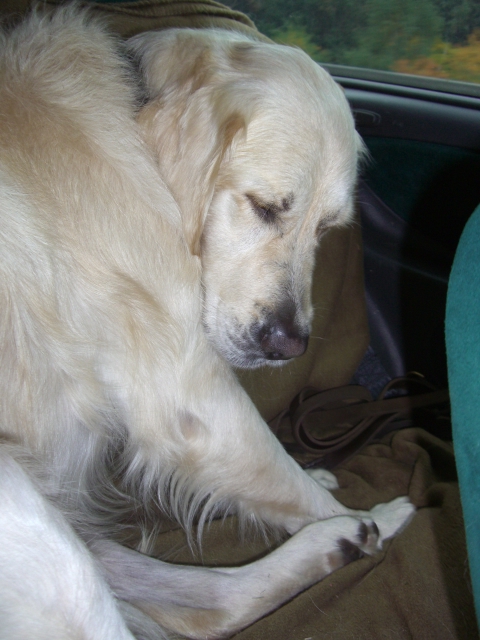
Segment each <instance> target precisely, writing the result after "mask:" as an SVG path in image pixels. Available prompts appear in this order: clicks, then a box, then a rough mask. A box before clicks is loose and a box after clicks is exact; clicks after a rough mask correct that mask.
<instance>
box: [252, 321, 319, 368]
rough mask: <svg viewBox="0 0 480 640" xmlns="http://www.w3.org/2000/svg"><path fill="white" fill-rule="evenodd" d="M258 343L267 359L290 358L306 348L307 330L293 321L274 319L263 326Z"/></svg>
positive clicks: (301, 352) (300, 353)
mask: <svg viewBox="0 0 480 640" xmlns="http://www.w3.org/2000/svg"><path fill="white" fill-rule="evenodd" d="M260 345H261V347H262V351H263V353H264V354H265V358H267V360H290V358H296V357H298V356H301V355H302V354H303V353H305V351H306V350H307V346H308V332H307V331H305V330H302V329H300V328H298V327H296V326H295V325H294V323H293V322H289V321H287V320H282V319H275V320H273V321H272V322H270V323H269V324H268V325H266V326H264V327H263V329H262V331H261V335H260Z"/></svg>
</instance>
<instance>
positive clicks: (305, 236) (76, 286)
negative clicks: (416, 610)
mask: <svg viewBox="0 0 480 640" xmlns="http://www.w3.org/2000/svg"><path fill="white" fill-rule="evenodd" d="M129 60H135V63H136V64H135V65H134V66H135V67H136V68H137V69H140V70H141V74H142V82H141V84H142V86H143V90H144V93H145V95H144V96H143V97H144V99H143V100H141V101H139V100H138V90H137V87H138V82H137V81H136V78H135V74H134V73H133V72H132V70H131V68H130V65H129V62H128V61H129ZM0 65H1V72H0V82H1V91H0V122H1V126H0V192H1V196H0V216H1V225H0V247H1V250H0V335H1V343H0V344H1V347H0V359H1V366H0V389H1V398H2V401H1V406H0V422H1V427H0V428H1V430H2V432H3V437H2V441H1V446H0V457H1V467H0V492H1V504H2V508H1V509H0V564H1V567H2V570H1V572H0V616H1V619H2V627H3V631H2V633H3V637H5V638H9V639H15V638H17V639H24V638H27V637H28V638H36V639H37V640H40V639H43V638H45V639H47V638H48V639H49V640H51V639H52V638H55V639H60V638H62V639H63V638H80V637H81V638H89V639H94V638H98V639H101V640H109V639H112V640H122V639H123V638H132V637H137V638H145V639H146V638H160V637H164V634H165V633H168V632H169V631H170V632H172V633H174V634H177V635H178V634H182V635H185V636H188V637H191V638H216V637H224V636H227V635H229V634H232V633H234V632H235V631H236V630H239V629H241V628H243V627H245V626H247V625H249V624H251V623H252V622H253V621H255V620H257V619H258V618H260V617H261V616H263V615H265V614H266V613H268V612H269V611H272V610H273V609H275V608H277V607H278V606H280V605H281V604H282V603H283V602H285V601H286V600H288V599H290V598H292V597H293V596H294V595H296V594H297V593H299V592H300V591H302V590H303V589H306V588H307V587H308V586H310V585H312V584H313V583H315V582H316V581H318V580H320V579H322V578H323V577H324V576H326V575H328V574H329V573H331V572H332V571H334V570H335V569H337V568H339V567H341V566H343V565H344V564H345V563H346V562H348V561H350V560H352V559H353V558H355V557H358V555H360V554H361V553H368V554H372V553H375V551H376V550H377V549H378V548H380V546H381V544H382V542H383V540H385V539H387V538H389V537H391V536H393V535H394V534H396V533H397V532H398V531H399V530H400V529H401V528H402V527H403V526H405V524H406V523H407V522H408V520H409V519H410V517H411V516H412V514H413V507H412V505H411V504H410V503H409V501H408V500H407V499H406V498H399V499H397V500H395V501H393V502H391V503H389V504H385V505H378V506H377V507H375V508H374V509H373V510H372V511H371V512H357V511H352V510H351V509H348V508H346V507H344V506H343V505H342V504H340V503H339V502H338V501H337V500H336V499H335V498H334V497H333V496H332V495H331V493H330V492H329V489H332V488H334V487H335V486H336V484H335V478H334V476H333V475H332V474H330V473H328V472H326V471H321V470H318V471H316V472H313V473H312V474H307V473H306V472H304V471H303V470H302V469H301V468H300V467H299V466H297V464H296V463H295V462H294V461H293V460H292V459H291V458H290V457H289V456H288V455H287V454H286V453H285V451H284V450H283V448H282V447H281V446H280V445H279V443H278V442H277V440H276V439H275V438H274V436H273V435H272V434H271V432H270V431H269V429H268V427H267V426H266V424H265V423H264V422H263V420H262V419H261V417H260V416H259V414H258V412H257V410H256V409H255V407H254V406H253V404H252V402H251V400H250V399H249V398H248V396H247V395H246V393H245V392H244V391H243V390H242V388H241V387H240V385H239V383H238V382H237V380H236V378H235V376H234V374H233V373H232V370H231V366H232V365H233V366H241V367H258V366H261V365H270V366H280V365H281V364H282V363H284V362H285V361H287V360H288V359H290V358H293V357H296V356H299V355H301V354H302V353H303V351H304V350H305V348H306V345H307V340H308V335H309V327H310V322H311V319H312V306H311V300H310V284H311V277H312V269H313V264H314V253H315V248H316V246H317V244H318V242H319V239H320V237H321V236H322V235H323V234H324V233H325V231H326V230H327V229H328V228H329V227H331V226H334V225H342V224H347V223H348V222H349V220H350V219H351V216H352V207H353V204H352V203H353V196H354V187H355V181H356V174H357V164H358V159H359V156H360V155H361V154H362V145H361V142H360V140H359V138H358V136H357V134H356V133H355V129H354V125H353V121H352V117H351V115H350V112H349V108H348V105H347V102H346V99H345V97H344V95H343V94H342V91H341V90H340V89H339V88H338V87H337V86H336V84H335V83H334V82H333V80H332V79H331V78H330V77H329V76H328V74H327V73H326V72H325V71H323V70H322V69H321V68H319V67H318V66H317V65H316V64H314V63H313V62H312V61H311V60H310V59H309V58H308V57H307V56H306V55H305V54H303V53H302V52H300V51H297V50H294V49H290V48H287V47H282V46H279V45H274V44H269V43H261V42H256V41H254V40H249V39H247V38H246V37H245V36H243V35H237V34H234V33H230V32H223V31H216V32H215V31H208V30H198V31H189V30H179V31H177V30H173V31H166V32H159V33H147V34H143V35H140V36H137V37H136V38H134V39H133V40H131V41H130V42H129V43H127V55H125V51H121V46H120V44H119V43H118V42H117V41H116V40H115V39H114V38H112V37H111V36H109V35H108V34H107V33H106V32H105V29H104V28H103V27H102V26H101V25H99V24H98V23H96V22H95V21H92V20H91V19H90V18H89V17H88V15H87V14H85V13H83V12H81V11H78V10H77V9H75V8H71V7H67V8H65V9H61V10H59V11H57V12H54V13H53V14H48V15H46V16H42V15H40V14H38V13H34V14H33V15H32V16H31V17H30V18H29V19H27V20H26V21H25V22H24V23H22V24H21V25H19V26H18V27H16V28H15V29H14V30H12V31H10V32H8V33H5V34H4V35H3V36H2V45H1V57H0ZM326 241H328V237H327V239H326ZM131 496H134V498H135V500H136V501H137V503H138V502H141V503H143V504H145V505H147V504H148V503H150V502H151V501H152V500H153V501H154V502H156V503H157V504H158V505H159V506H160V507H161V508H162V509H164V510H165V511H167V512H168V513H169V514H170V515H173V516H174V517H176V518H177V519H178V520H179V522H180V523H181V524H182V525H183V526H184V527H185V529H186V531H187V533H188V532H190V531H191V530H192V525H193V522H194V520H195V522H196V524H197V525H198V531H199V532H200V534H199V535H201V531H202V528H203V526H204V525H205V523H206V522H207V521H208V520H209V519H210V518H212V517H214V516H215V515H217V514H220V513H228V512H231V513H235V514H236V515H237V516H238V518H239V520H240V522H241V523H244V524H246V523H254V524H256V525H257V526H268V527H273V528H275V529H277V530H280V531H283V532H287V533H288V534H291V536H292V537H290V538H289V540H288V541H287V542H286V543H285V544H283V545H282V546H280V547H279V548H277V549H276V550H275V551H273V552H272V553H271V554H270V555H267V556H266V557H264V558H263V559H261V560H259V561H257V562H254V563H252V564H249V565H246V566H242V567H239V568H225V569H222V568H215V569H209V568H205V567H188V566H175V565H172V564H168V563H164V562H161V561H159V560H156V559H154V558H151V557H149V556H148V555H145V554H141V553H139V552H138V551H134V550H132V549H129V548H127V547H125V546H122V545H121V544H119V543H118V542H116V541H115V535H114V530H115V527H114V526H113V524H112V523H114V521H115V519H116V517H117V514H118V512H120V513H121V511H122V504H123V503H124V502H125V503H126V504H128V501H129V500H130V497H131ZM267 576H268V579H267ZM260 595H261V597H260ZM0 635H1V634H0Z"/></svg>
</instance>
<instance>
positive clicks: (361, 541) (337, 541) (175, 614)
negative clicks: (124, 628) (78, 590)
mask: <svg viewBox="0 0 480 640" xmlns="http://www.w3.org/2000/svg"><path fill="white" fill-rule="evenodd" d="M378 540H379V538H378V529H377V527H376V525H375V523H374V522H373V520H372V519H371V518H368V517H366V518H363V519H360V518H356V517H352V516H338V517H336V518H331V519H330V520H326V521H324V522H316V523H314V524H311V525H309V526H307V527H305V528H304V529H302V530H301V531H300V532H299V533H297V534H296V535H295V536H293V537H292V538H291V539H290V540H288V541H287V542H286V543H285V544H283V545H282V546H281V547H279V548H278V549H276V550H275V551H273V552H272V553H270V554H269V555H267V556H265V557H264V558H262V559H261V560H257V561H256V562H252V563H251V564H248V565H245V566H243V567H236V568H212V569H210V568H205V567H188V566H179V565H171V564H167V563H164V562H161V561H158V560H154V559H152V558H149V557H148V556H143V555H141V554H139V553H138V552H136V551H132V550H130V549H126V548H124V547H121V546H120V545H117V544H116V543H112V542H108V541H105V542H104V541H102V542H97V543H95V545H94V548H93V551H94V553H95V555H97V557H98V558H99V560H100V562H101V564H102V566H103V567H104V570H105V574H106V578H107V580H108V582H109V584H110V585H111V587H112V589H113V590H114V591H115V593H116V595H117V596H118V597H119V598H120V599H122V600H126V601H128V602H130V603H131V604H133V605H135V606H136V607H138V608H139V609H141V610H142V611H143V612H145V613H147V614H148V615H149V616H151V617H152V618H153V619H154V620H155V621H156V622H158V623H159V624H160V625H162V626H164V627H166V628H167V629H170V630H172V631H175V632H177V633H181V634H183V635H186V636H188V637H189V638H199V639H200V638H202V639H203V638H219V637H225V636H228V635H230V634H232V633H234V632H235V631H238V630H239V629H242V628H244V627H246V626H248V625H249V624H252V623H253V622H255V621H256V620H258V619H259V618H261V617H263V616H265V615H266V614H267V613H269V612H271V611H273V610H275V609H276V608H277V607H279V606H280V605H281V604H283V603H284V602H286V601H288V600H290V599H291V598H293V597H294V596H295V595H297V594H298V593H300V592H301V591H303V590H304V589H306V588H308V587H309V586H311V585H312V584H314V583H316V582H318V581H319V580H321V579H323V578H324V577H325V576H327V575H328V574H330V573H332V572H333V571H335V570H336V569H338V568H340V567H342V566H344V565H345V564H347V563H348V562H350V561H352V560H355V559H358V558H359V557H361V556H362V554H363V553H367V554H372V553H374V552H375V551H376V550H377V548H378V545H379V542H378Z"/></svg>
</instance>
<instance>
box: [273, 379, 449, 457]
mask: <svg viewBox="0 0 480 640" xmlns="http://www.w3.org/2000/svg"><path fill="white" fill-rule="evenodd" d="M393 394H395V395H393ZM399 394H401V395H399ZM388 395H390V396H392V395H393V397H386V396H388ZM448 400H449V396H448V391H446V390H437V389H435V387H433V386H432V385H431V384H430V383H428V382H427V381H426V380H425V379H424V378H423V377H421V376H420V375H418V374H409V375H408V376H406V377H404V378H396V379H394V380H392V381H390V382H389V384H388V385H387V386H386V387H385V388H384V389H383V391H382V393H381V394H380V396H379V398H378V399H377V400H373V398H372V396H371V394H370V392H369V391H368V389H365V388H364V387H361V386H359V385H348V386H345V387H338V388H336V389H329V390H327V391H320V390H318V389H315V388H312V387H307V388H305V389H303V390H302V391H301V392H300V394H299V395H298V396H297V397H296V398H295V399H294V400H293V402H292V403H291V405H290V407H289V409H287V410H286V411H284V412H282V414H280V415H279V416H278V417H277V418H276V419H275V420H274V421H273V424H272V425H271V426H272V428H273V429H274V430H277V429H278V425H279V424H280V421H281V420H283V419H284V418H285V417H286V416H287V415H288V416H289V418H290V421H291V429H292V433H293V436H294V439H295V441H296V443H297V444H298V445H300V447H301V448H302V450H303V451H305V452H307V453H309V454H315V455H316V457H317V458H318V463H319V464H321V465H322V466H324V467H326V468H332V467H334V466H336V465H337V464H339V463H340V462H342V461H344V460H346V459H347V458H350V457H351V456H352V455H353V454H354V453H356V452H357V451H359V450H360V449H361V448H362V447H364V446H365V445H366V444H368V443H369V442H371V441H372V440H374V439H375V438H379V437H380V436H382V435H384V434H385V433H387V432H388V431H391V430H393V429H399V428H402V427H405V426H410V425H411V424H412V420H413V417H414V414H415V412H417V411H419V410H422V411H424V410H427V409H428V410H431V409H432V408H438V407H442V408H444V407H445V406H446V405H448Z"/></svg>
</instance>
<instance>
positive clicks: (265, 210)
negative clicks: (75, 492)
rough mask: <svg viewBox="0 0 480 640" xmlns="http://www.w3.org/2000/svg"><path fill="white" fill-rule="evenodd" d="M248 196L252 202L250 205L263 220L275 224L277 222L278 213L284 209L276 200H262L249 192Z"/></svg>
mask: <svg viewBox="0 0 480 640" xmlns="http://www.w3.org/2000/svg"><path fill="white" fill-rule="evenodd" d="M246 197H247V199H248V201H249V202H250V206H251V207H252V209H253V210H254V212H255V213H256V214H257V216H258V217H259V218H260V220H261V221H262V222H265V223H266V224H274V223H275V222H277V219H278V214H279V213H280V211H281V210H282V208H281V207H279V206H278V205H277V204H275V203H274V202H261V201H260V200H258V198H256V197H255V196H253V195H251V194H248V193H247V194H246Z"/></svg>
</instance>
